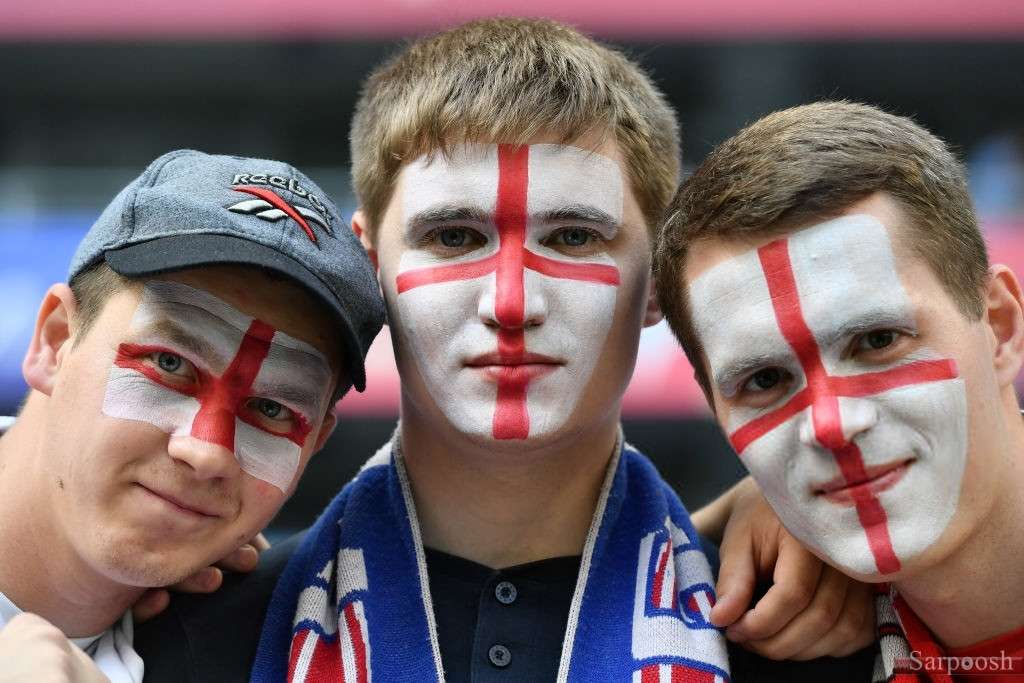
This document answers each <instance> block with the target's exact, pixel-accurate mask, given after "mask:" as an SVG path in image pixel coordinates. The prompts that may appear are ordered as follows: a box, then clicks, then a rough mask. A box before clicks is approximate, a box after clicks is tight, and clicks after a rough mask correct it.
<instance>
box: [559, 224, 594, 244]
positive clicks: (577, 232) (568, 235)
mask: <svg viewBox="0 0 1024 683" xmlns="http://www.w3.org/2000/svg"><path fill="white" fill-rule="evenodd" d="M560 237H561V240H562V243H563V244H564V245H565V246H567V247H582V246H583V245H585V244H586V243H587V242H589V241H590V239H591V235H590V233H589V232H587V231H586V230H581V229H580V228H570V229H568V230H563V231H562V232H561V233H560Z"/></svg>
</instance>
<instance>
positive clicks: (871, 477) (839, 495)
mask: <svg viewBox="0 0 1024 683" xmlns="http://www.w3.org/2000/svg"><path fill="white" fill-rule="evenodd" d="M913 462H914V459H913V458H909V459H907V460H898V461H894V462H890V463H886V464H884V465H873V466H871V467H865V468H864V476H863V477H859V478H858V479H857V480H855V481H847V480H846V479H844V478H843V477H842V476H838V477H836V478H834V479H831V480H829V481H827V482H825V483H823V484H818V485H815V486H813V487H812V489H813V492H814V495H815V496H821V497H823V498H825V499H826V500H828V501H830V502H832V503H836V504H839V505H854V504H855V503H856V502H857V501H858V500H861V499H863V498H866V497H868V496H876V495H878V494H879V493H881V492H882V491H885V490H887V489H890V488H892V487H893V486H895V485H896V484H897V483H898V482H899V481H900V480H901V479H902V478H903V476H904V475H905V474H906V473H907V470H908V469H909V468H910V466H911V465H912V464H913Z"/></svg>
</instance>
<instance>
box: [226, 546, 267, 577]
mask: <svg viewBox="0 0 1024 683" xmlns="http://www.w3.org/2000/svg"><path fill="white" fill-rule="evenodd" d="M259 561H260V554H259V552H258V551H257V550H256V548H254V547H253V546H251V545H248V544H246V545H243V546H241V547H240V548H236V549H235V550H234V551H232V552H231V554H229V555H228V556H227V557H225V558H223V559H221V560H220V561H218V562H217V563H216V565H215V566H217V567H220V568H221V569H226V570H227V571H229V572H251V571H252V570H253V569H255V568H256V563H258V562H259Z"/></svg>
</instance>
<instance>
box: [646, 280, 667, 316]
mask: <svg viewBox="0 0 1024 683" xmlns="http://www.w3.org/2000/svg"><path fill="white" fill-rule="evenodd" d="M664 317H665V316H664V315H662V312H661V306H660V305H659V304H658V283H657V282H656V281H655V279H654V276H653V275H652V276H651V279H650V280H649V281H648V282H647V306H646V307H645V308H644V327H650V326H651V325H657V324H658V323H660V322H661V319H662V318H664Z"/></svg>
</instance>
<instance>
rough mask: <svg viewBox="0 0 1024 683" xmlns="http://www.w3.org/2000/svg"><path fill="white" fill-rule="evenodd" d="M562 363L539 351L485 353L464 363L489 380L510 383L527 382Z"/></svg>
mask: <svg viewBox="0 0 1024 683" xmlns="http://www.w3.org/2000/svg"><path fill="white" fill-rule="evenodd" d="M563 365H565V361H560V360H557V359H555V358H551V357H550V356H545V355H542V354H539V353H523V354H520V355H517V356H515V357H508V356H502V355H500V354H498V353H487V354H484V355H482V356H477V357H475V358H472V359H471V360H469V361H467V362H466V363H465V366H466V367H468V368H473V369H474V370H478V371H481V372H482V373H483V374H484V375H485V376H486V377H487V378H488V379H490V380H493V381H501V382H504V383H512V384H517V383H526V382H529V381H531V380H534V379H537V378H538V377H542V376H544V375H547V374H550V373H552V372H554V371H555V370H557V369H558V368H559V367H561V366H563Z"/></svg>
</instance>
